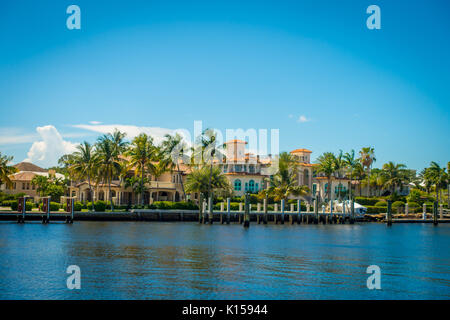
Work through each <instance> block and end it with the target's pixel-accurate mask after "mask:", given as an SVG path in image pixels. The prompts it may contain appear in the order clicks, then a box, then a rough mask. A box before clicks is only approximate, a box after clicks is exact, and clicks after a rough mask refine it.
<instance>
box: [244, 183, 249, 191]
mask: <svg viewBox="0 0 450 320" xmlns="http://www.w3.org/2000/svg"><path fill="white" fill-rule="evenodd" d="M247 191H248V183H247V182H246V183H245V192H247Z"/></svg>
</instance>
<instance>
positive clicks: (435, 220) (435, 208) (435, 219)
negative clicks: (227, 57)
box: [433, 201, 438, 226]
mask: <svg viewBox="0 0 450 320" xmlns="http://www.w3.org/2000/svg"><path fill="white" fill-rule="evenodd" d="M437 224H438V202H437V201H435V202H434V203H433V225H435V226H437Z"/></svg>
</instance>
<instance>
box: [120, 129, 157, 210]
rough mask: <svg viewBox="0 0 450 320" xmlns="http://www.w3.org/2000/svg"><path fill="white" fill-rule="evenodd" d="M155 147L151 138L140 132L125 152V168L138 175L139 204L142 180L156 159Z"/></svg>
mask: <svg viewBox="0 0 450 320" xmlns="http://www.w3.org/2000/svg"><path fill="white" fill-rule="evenodd" d="M156 153H157V148H156V147H155V145H154V144H153V139H152V138H151V137H149V136H148V135H146V134H145V133H141V134H140V135H138V136H137V137H135V138H134V139H133V141H132V142H131V145H130V147H129V149H128V150H127V151H126V152H125V155H126V156H128V166H127V170H130V169H133V168H134V170H135V174H136V175H138V176H139V177H140V186H139V188H138V190H139V191H140V195H141V199H140V200H141V205H144V192H145V190H144V189H145V188H144V182H145V181H144V180H145V176H146V175H147V173H148V172H149V171H152V170H153V168H154V165H153V163H152V161H154V160H156Z"/></svg>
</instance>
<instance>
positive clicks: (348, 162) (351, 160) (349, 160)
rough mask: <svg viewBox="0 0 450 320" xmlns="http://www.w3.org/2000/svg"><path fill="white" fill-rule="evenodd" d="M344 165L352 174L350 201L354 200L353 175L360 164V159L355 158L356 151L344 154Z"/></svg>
mask: <svg viewBox="0 0 450 320" xmlns="http://www.w3.org/2000/svg"><path fill="white" fill-rule="evenodd" d="M344 164H345V166H346V167H347V168H348V172H350V190H349V199H350V200H351V199H352V187H353V184H352V182H353V174H354V171H355V169H356V168H357V166H358V164H359V159H357V158H355V150H353V149H352V150H351V151H350V152H347V153H345V154H344Z"/></svg>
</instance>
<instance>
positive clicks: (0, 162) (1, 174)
mask: <svg viewBox="0 0 450 320" xmlns="http://www.w3.org/2000/svg"><path fill="white" fill-rule="evenodd" d="M12 160H13V157H8V156H6V155H2V153H1V152H0V186H1V185H2V184H6V186H7V187H10V186H11V185H12V181H11V179H10V178H9V176H10V175H11V174H13V173H15V172H16V171H17V170H16V168H14V167H13V166H10V165H9V164H10V163H11V162H12Z"/></svg>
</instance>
